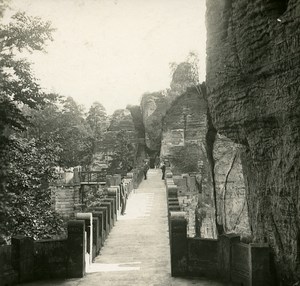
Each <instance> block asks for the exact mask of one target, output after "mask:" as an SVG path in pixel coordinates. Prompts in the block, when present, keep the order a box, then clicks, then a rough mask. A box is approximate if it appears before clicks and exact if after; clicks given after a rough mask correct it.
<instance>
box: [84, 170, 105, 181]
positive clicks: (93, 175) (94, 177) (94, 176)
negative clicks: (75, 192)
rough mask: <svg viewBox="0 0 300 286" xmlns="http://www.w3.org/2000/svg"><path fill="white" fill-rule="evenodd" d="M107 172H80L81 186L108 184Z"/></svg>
mask: <svg viewBox="0 0 300 286" xmlns="http://www.w3.org/2000/svg"><path fill="white" fill-rule="evenodd" d="M106 175H107V173H106V172H103V171H83V172H79V179H80V183H81V184H93V183H104V184H105V182H106Z"/></svg>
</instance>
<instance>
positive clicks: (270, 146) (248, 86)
mask: <svg viewBox="0 0 300 286" xmlns="http://www.w3.org/2000/svg"><path fill="white" fill-rule="evenodd" d="M207 28H208V39H207V82H206V83H207V87H208V100H209V107H210V111H211V114H212V120H213V123H214V125H215V127H216V128H217V130H218V131H219V132H220V133H222V134H224V135H226V136H227V137H229V138H230V139H232V140H234V141H235V142H237V143H240V144H243V145H244V146H245V151H243V152H242V155H241V158H242V163H243V169H244V174H245V176H246V181H247V191H246V192H247V201H248V209H249V218H250V225H251V230H252V232H253V237H254V241H261V242H269V243H270V244H271V246H272V249H273V253H274V254H275V260H276V266H277V267H276V268H277V275H278V276H277V280H278V281H280V282H281V285H292V284H293V283H295V282H296V281H299V280H300V271H299V269H300V264H299V261H300V221H299V215H300V202H299V186H300V160H299V157H300V95H299V74H300V45H299V44H300V33H299V31H300V29H299V28H300V2H299V1H297V0H290V1H275V0H268V1H265V0H256V1H247V0H240V1H230V0H224V1H210V0H208V1H207Z"/></svg>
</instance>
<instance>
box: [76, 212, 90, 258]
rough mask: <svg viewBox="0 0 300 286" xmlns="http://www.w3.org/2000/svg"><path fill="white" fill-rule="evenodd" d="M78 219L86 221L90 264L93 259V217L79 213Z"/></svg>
mask: <svg viewBox="0 0 300 286" xmlns="http://www.w3.org/2000/svg"><path fill="white" fill-rule="evenodd" d="M75 217H76V219H78V220H84V222H85V231H86V233H87V252H88V254H89V263H92V259H93V215H92V213H77V214H76V215H75Z"/></svg>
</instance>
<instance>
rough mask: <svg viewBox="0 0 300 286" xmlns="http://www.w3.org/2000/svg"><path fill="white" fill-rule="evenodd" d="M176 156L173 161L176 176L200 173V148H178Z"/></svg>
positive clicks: (192, 146)
mask: <svg viewBox="0 0 300 286" xmlns="http://www.w3.org/2000/svg"><path fill="white" fill-rule="evenodd" d="M176 148H177V150H176V152H174V154H176V156H174V157H173V158H172V159H171V162H172V166H173V170H172V171H173V173H174V174H183V173H192V172H197V171H198V158H199V156H198V152H199V151H198V148H199V147H197V146H196V145H195V146H194V145H185V146H184V147H176Z"/></svg>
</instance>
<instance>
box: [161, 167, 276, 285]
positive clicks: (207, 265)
mask: <svg viewBox="0 0 300 286" xmlns="http://www.w3.org/2000/svg"><path fill="white" fill-rule="evenodd" d="M165 183H166V193H167V202H168V213H169V216H168V217H169V238H170V254H171V275H172V276H174V277H176V276H194V277H209V278H212V279H221V280H223V281H225V282H233V283H238V285H247V286H264V285H272V282H273V281H272V275H271V268H270V264H271V263H270V248H269V246H268V244H265V243H249V244H246V243H242V242H241V241H240V236H239V235H236V234H224V235H220V236H218V239H203V238H199V237H188V235H187V219H186V215H185V212H183V211H181V208H180V205H179V202H178V187H177V185H175V183H174V180H173V177H172V172H171V171H170V170H168V171H167V172H166V179H165Z"/></svg>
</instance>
